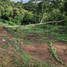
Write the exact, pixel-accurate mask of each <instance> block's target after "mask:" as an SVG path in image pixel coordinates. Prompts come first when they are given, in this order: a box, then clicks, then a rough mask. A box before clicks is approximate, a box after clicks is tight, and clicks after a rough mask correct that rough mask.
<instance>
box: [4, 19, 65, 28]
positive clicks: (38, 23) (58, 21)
mask: <svg viewBox="0 0 67 67" xmlns="http://www.w3.org/2000/svg"><path fill="white" fill-rule="evenodd" d="M65 20H66V19H64V20H61V21H50V22H45V23H37V24H36V25H42V24H48V23H56V22H62V21H65ZM34 25H35V24H29V25H25V26H34ZM5 27H6V28H13V27H24V25H20V26H5Z"/></svg>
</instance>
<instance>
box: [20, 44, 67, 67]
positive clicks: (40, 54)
mask: <svg viewBox="0 0 67 67" xmlns="http://www.w3.org/2000/svg"><path fill="white" fill-rule="evenodd" d="M53 44H55V43H53ZM58 45H59V44H58ZM19 47H20V49H23V50H24V51H26V52H28V53H29V54H27V55H28V56H33V57H34V58H36V59H38V60H41V61H43V62H46V63H48V64H49V65H54V66H57V67H61V66H62V67H66V66H65V65H63V64H61V63H60V62H58V61H56V60H54V61H51V60H49V59H48V58H49V57H50V52H49V46H48V43H44V44H42V45H40V46H34V47H31V46H30V45H29V46H23V45H20V46H19ZM59 48H60V47H59ZM59 52H60V51H59V50H58V51H57V54H59ZM62 53H63V51H62ZM58 56H59V57H61V55H60V54H59V55H58ZM64 57H66V55H65V54H64V55H63V56H62V57H61V58H62V59H64ZM62 59H61V60H62ZM64 62H67V60H64Z"/></svg>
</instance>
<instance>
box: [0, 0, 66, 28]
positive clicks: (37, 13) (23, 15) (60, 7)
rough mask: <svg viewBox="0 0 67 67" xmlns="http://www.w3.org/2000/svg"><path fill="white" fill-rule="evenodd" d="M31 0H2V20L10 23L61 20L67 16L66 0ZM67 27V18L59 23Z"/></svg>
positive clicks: (0, 7)
mask: <svg viewBox="0 0 67 67" xmlns="http://www.w3.org/2000/svg"><path fill="white" fill-rule="evenodd" d="M38 1H40V0H30V1H29V2H27V3H24V4H23V3H22V0H21V2H13V1H11V0H5V1H4V0H0V22H3V23H6V24H10V25H22V24H31V23H35V21H36V23H44V22H47V21H54V20H55V21H60V20H64V19H66V17H67V9H66V8H67V1H66V0H59V1H58V0H53V1H52V0H50V1H48V0H45V1H44V0H41V1H40V2H38ZM58 24H60V25H63V26H64V28H65V29H67V20H65V21H63V22H61V23H58Z"/></svg>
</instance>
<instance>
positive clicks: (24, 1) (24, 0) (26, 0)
mask: <svg viewBox="0 0 67 67" xmlns="http://www.w3.org/2000/svg"><path fill="white" fill-rule="evenodd" d="M12 1H15V2H17V1H20V0H12ZM28 1H29V0H23V3H26V2H28Z"/></svg>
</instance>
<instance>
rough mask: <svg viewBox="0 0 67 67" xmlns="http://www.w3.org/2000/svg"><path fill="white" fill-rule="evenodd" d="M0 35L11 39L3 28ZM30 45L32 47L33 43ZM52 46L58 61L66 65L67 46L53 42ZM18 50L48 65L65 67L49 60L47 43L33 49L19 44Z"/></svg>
mask: <svg viewBox="0 0 67 67" xmlns="http://www.w3.org/2000/svg"><path fill="white" fill-rule="evenodd" d="M0 34H2V35H6V37H7V38H13V37H12V35H11V34H10V33H9V32H6V31H5V29H3V28H2V29H0ZM2 35H1V36H2ZM32 45H34V43H33V44H32ZM53 45H54V47H56V53H57V55H58V57H59V59H60V60H63V62H65V63H67V46H66V45H67V43H63V42H54V43H53ZM19 48H20V49H23V50H24V51H26V52H28V54H27V55H28V56H33V57H34V58H36V59H39V60H41V61H43V62H46V63H48V64H49V65H55V66H57V67H66V66H65V65H63V64H61V63H60V62H58V61H56V60H54V61H51V60H49V57H50V52H49V46H48V43H44V44H42V45H39V46H34V47H32V46H31V45H28V46H24V45H23V44H20V45H19Z"/></svg>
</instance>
